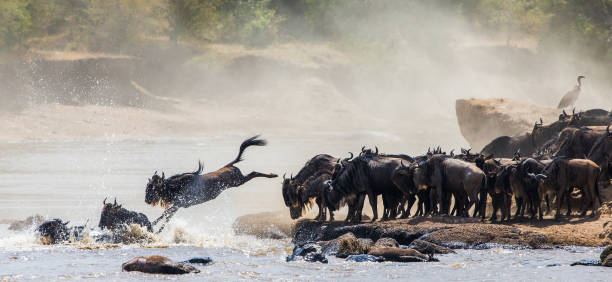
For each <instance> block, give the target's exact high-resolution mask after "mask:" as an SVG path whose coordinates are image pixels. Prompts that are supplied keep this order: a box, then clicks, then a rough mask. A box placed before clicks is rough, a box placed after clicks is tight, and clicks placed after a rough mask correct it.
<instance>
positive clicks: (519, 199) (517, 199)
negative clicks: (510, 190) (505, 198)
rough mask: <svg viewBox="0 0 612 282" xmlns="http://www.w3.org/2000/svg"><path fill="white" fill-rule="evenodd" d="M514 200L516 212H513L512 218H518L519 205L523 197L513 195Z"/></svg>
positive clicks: (521, 203)
mask: <svg viewBox="0 0 612 282" xmlns="http://www.w3.org/2000/svg"><path fill="white" fill-rule="evenodd" d="M514 202H516V212H515V213H514V218H518V217H519V215H520V214H521V206H522V205H523V198H521V197H519V196H518V195H515V196H514Z"/></svg>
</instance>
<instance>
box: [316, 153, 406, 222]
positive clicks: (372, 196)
mask: <svg viewBox="0 0 612 282" xmlns="http://www.w3.org/2000/svg"><path fill="white" fill-rule="evenodd" d="M402 160H403V159H401V158H392V157H378V156H376V157H372V156H371V155H361V156H358V157H356V158H354V159H352V160H350V161H347V162H346V165H344V164H343V168H342V169H341V170H340V172H339V173H336V172H334V174H336V175H337V176H336V177H333V178H332V181H331V182H330V183H329V185H330V188H331V189H329V191H328V193H327V195H326V200H327V204H328V207H329V208H330V209H331V210H336V209H338V204H339V202H340V200H341V199H342V198H343V197H346V196H349V195H357V196H360V198H361V197H362V196H363V195H367V196H368V200H369V202H370V206H371V207H372V213H373V215H374V216H373V218H372V221H375V220H376V219H378V209H377V196H378V195H381V194H382V195H383V204H385V205H386V206H385V209H386V210H388V211H389V213H388V214H390V215H391V216H394V215H395V214H394V211H397V205H394V206H389V205H390V204H391V203H394V202H392V201H390V198H389V197H396V194H397V193H396V191H400V190H399V188H398V187H397V186H395V184H394V183H393V181H392V180H391V175H392V173H393V171H394V170H395V169H396V168H397V167H399V166H400V165H401V164H400V162H401V161H402ZM385 197H387V200H385ZM362 206H363V205H362V204H360V205H359V207H358V208H357V210H355V211H354V212H355V213H359V214H361V209H360V208H361V207H362ZM359 217H360V215H359ZM385 219H386V217H385Z"/></svg>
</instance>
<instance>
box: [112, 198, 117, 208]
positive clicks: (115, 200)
mask: <svg viewBox="0 0 612 282" xmlns="http://www.w3.org/2000/svg"><path fill="white" fill-rule="evenodd" d="M113 205H114V206H116V205H117V197H115V203H114V204H113Z"/></svg>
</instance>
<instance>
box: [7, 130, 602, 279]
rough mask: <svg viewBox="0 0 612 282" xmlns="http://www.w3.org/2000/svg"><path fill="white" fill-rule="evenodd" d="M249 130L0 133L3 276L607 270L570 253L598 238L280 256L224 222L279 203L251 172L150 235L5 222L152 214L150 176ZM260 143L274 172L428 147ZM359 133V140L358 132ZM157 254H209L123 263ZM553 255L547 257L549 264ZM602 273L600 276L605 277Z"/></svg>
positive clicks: (481, 275)
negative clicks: (55, 230)
mask: <svg viewBox="0 0 612 282" xmlns="http://www.w3.org/2000/svg"><path fill="white" fill-rule="evenodd" d="M245 137H248V136H236V135H230V136H219V137H209V138H197V139H178V140H177V139H154V140H129V141H109V140H99V141H48V142H43V141H36V142H34V141H33V142H19V143H1V144H0V211H1V213H0V280H3V279H9V280H37V281H46V280H65V279H82V278H91V279H98V280H114V281H128V280H173V279H181V280H183V279H185V280H202V279H205V280H217V281H219V280H225V281H236V280H275V281H276V280H340V279H343V280H361V281H363V280H368V279H370V280H372V281H380V280H407V279H410V280H414V281H464V280H479V281H480V280H491V281H492V280H521V281H522V280H561V281H606V280H608V279H609V277H610V276H611V275H612V270H611V269H608V268H600V267H581V266H575V267H570V266H569V264H570V263H571V262H574V261H577V260H580V259H586V258H598V256H599V252H601V249H598V248H564V249H549V250H510V249H501V248H495V249H489V250H459V251H458V252H457V253H456V254H449V255H440V256H438V258H439V259H440V262H437V263H403V264H401V263H353V262H345V261H343V260H340V259H336V258H334V257H329V259H330V262H329V264H318V263H314V264H311V263H305V262H291V263H287V262H285V257H286V256H287V254H288V253H290V251H291V249H292V245H291V243H290V240H289V239H285V240H272V239H257V238H255V237H251V236H243V235H235V234H234V232H233V230H232V223H233V222H234V220H235V219H236V218H237V217H238V216H241V215H245V214H250V213H256V212H264V211H281V210H282V212H286V213H287V214H288V211H286V210H285V209H284V206H283V204H282V196H281V193H280V182H281V179H280V178H276V179H254V180H252V181H250V182H249V183H247V184H245V185H243V186H241V187H237V188H232V189H230V190H227V191H225V192H224V193H222V194H221V195H220V196H219V197H218V198H217V199H215V200H214V201H211V202H208V203H205V204H202V205H199V206H196V207H192V208H189V209H183V210H180V211H179V212H178V213H177V214H176V216H175V217H174V218H173V220H172V222H171V224H170V225H169V227H168V228H167V229H166V230H165V231H164V232H163V233H162V234H160V235H158V236H155V238H154V241H153V242H152V243H150V244H147V245H118V246H116V245H104V244H97V243H91V242H89V243H88V242H86V243H72V244H65V245H61V246H43V245H41V244H40V243H39V242H38V241H37V239H36V236H35V234H34V232H33V229H34V227H30V228H26V229H25V230H22V231H13V230H8V226H9V223H10V222H11V221H13V220H20V219H25V218H26V217H27V216H31V215H35V214H40V215H43V216H45V217H47V218H62V219H64V220H69V221H70V222H71V224H77V225H78V224H84V223H85V222H87V221H88V220H89V223H88V226H89V227H92V228H93V227H95V226H97V222H98V220H99V215H100V210H101V208H102V201H103V200H104V198H106V197H108V198H109V199H110V200H114V199H115V197H116V198H117V200H118V202H120V203H121V204H123V206H124V207H126V208H128V209H130V210H136V211H139V212H144V213H145V214H147V216H148V217H149V218H150V219H154V218H156V217H157V216H159V215H160V214H161V212H162V210H161V208H159V207H150V206H147V205H146V204H145V203H144V189H145V184H146V182H147V178H149V177H151V175H152V174H153V172H154V171H156V170H157V171H158V172H160V173H161V171H164V172H165V174H166V176H170V175H172V174H175V173H180V172H185V171H193V170H195V169H196V168H197V161H198V159H200V160H202V161H203V162H204V165H205V169H204V170H205V171H211V170H215V169H217V168H219V167H221V166H223V165H225V164H226V163H228V162H229V161H231V160H232V159H234V158H235V156H236V154H237V152H238V146H239V144H240V142H241V141H242V140H243V139H245ZM263 138H266V139H268V141H269V144H268V146H266V147H250V148H249V149H247V151H246V153H245V155H244V158H245V160H244V161H243V162H241V163H239V164H238V165H237V166H238V167H240V168H241V170H242V171H243V172H244V173H248V172H250V171H251V170H257V171H260V172H264V173H276V174H278V175H282V174H283V173H285V172H287V173H288V174H289V173H291V172H293V173H296V172H297V171H298V170H299V169H300V167H301V166H302V165H303V164H304V162H306V161H307V160H308V159H309V158H310V157H312V156H313V155H315V154H317V153H329V154H332V155H335V156H344V155H347V152H348V151H349V150H351V151H354V152H358V151H359V150H360V148H361V146H362V145H369V146H373V145H374V144H376V145H378V146H379V147H380V148H381V150H383V151H385V152H390V153H398V152H402V153H410V154H413V153H415V152H416V150H419V149H422V148H425V147H426V145H425V144H421V142H422V141H419V139H418V138H414V139H411V140H412V141H410V140H405V139H402V138H400V137H397V136H393V135H389V134H385V133H380V132H373V131H372V132H370V131H364V132H355V133H346V134H337V133H329V134H311V135H307V136H305V137H301V138H296V137H290V136H280V135H277V136H263ZM366 140H367V141H366ZM142 255H163V256H166V257H169V258H171V259H174V260H177V261H180V260H185V259H188V258H191V257H199V256H200V257H201V256H210V257H212V258H213V260H214V261H215V262H214V263H213V264H212V265H208V266H198V268H199V269H200V270H201V271H202V272H201V273H199V274H190V275H186V276H181V277H180V278H178V277H176V276H164V275H148V274H141V273H126V272H122V271H121V264H122V263H123V262H125V261H127V260H129V259H131V258H133V257H135V256H142ZM551 265H552V266H551ZM608 281H609V280H608Z"/></svg>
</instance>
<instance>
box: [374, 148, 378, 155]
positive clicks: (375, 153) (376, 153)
mask: <svg viewBox="0 0 612 282" xmlns="http://www.w3.org/2000/svg"><path fill="white" fill-rule="evenodd" d="M374 148H375V149H376V152H374V155H378V147H376V146H374Z"/></svg>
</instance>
